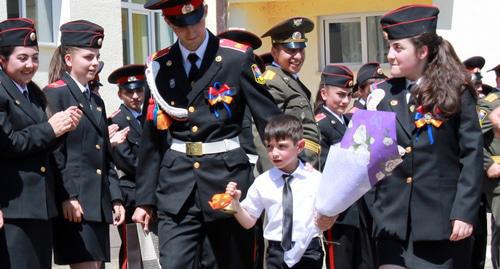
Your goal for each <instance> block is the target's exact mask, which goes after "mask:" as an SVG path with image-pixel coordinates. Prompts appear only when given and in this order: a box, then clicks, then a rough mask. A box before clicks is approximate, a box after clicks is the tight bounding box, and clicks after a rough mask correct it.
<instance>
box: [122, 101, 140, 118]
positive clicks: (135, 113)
mask: <svg viewBox="0 0 500 269" xmlns="http://www.w3.org/2000/svg"><path fill="white" fill-rule="evenodd" d="M123 106H124V107H125V108H126V109H127V110H128V111H130V113H132V116H134V118H136V119H137V118H138V117H140V116H141V115H142V113H141V112H137V111H135V110H133V109H131V108H130V107H128V106H127V105H125V104H123Z"/></svg>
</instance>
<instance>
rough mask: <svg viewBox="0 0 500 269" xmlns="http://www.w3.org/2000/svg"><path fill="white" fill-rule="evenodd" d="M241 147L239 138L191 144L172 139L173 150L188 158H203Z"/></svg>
mask: <svg viewBox="0 0 500 269" xmlns="http://www.w3.org/2000/svg"><path fill="white" fill-rule="evenodd" d="M239 147H240V140H239V139H238V137H233V138H229V139H224V140H221V141H216V142H189V141H182V140H179V139H175V138H174V139H172V145H171V146H170V148H171V149H172V150H175V151H178V152H182V153H186V155H188V156H203V155H207V154H215V153H222V152H227V151H230V150H233V149H237V148H239Z"/></svg>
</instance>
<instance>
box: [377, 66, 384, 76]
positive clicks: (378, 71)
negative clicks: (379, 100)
mask: <svg viewBox="0 0 500 269" xmlns="http://www.w3.org/2000/svg"><path fill="white" fill-rule="evenodd" d="M377 74H379V75H383V74H384V72H383V71H382V68H380V67H379V68H378V69H377Z"/></svg>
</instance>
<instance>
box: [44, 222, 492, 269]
mask: <svg viewBox="0 0 500 269" xmlns="http://www.w3.org/2000/svg"><path fill="white" fill-rule="evenodd" d="M490 219H491V214H488V227H490ZM110 236H111V262H110V263H106V269H119V266H118V251H119V249H120V236H119V235H118V232H117V230H116V227H114V226H111V228H110ZM490 241H491V237H490V234H489V233H488V246H487V250H486V266H485V269H493V267H492V266H491V261H490V259H491V252H490V245H489V242H490ZM52 268H54V269H68V268H69V267H68V266H57V265H54V266H53V267H52Z"/></svg>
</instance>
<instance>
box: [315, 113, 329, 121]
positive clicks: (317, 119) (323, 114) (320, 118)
mask: <svg viewBox="0 0 500 269" xmlns="http://www.w3.org/2000/svg"><path fill="white" fill-rule="evenodd" d="M324 118H326V115H325V113H318V114H316V116H314V119H315V120H316V122H318V121H320V120H322V119H324Z"/></svg>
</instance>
